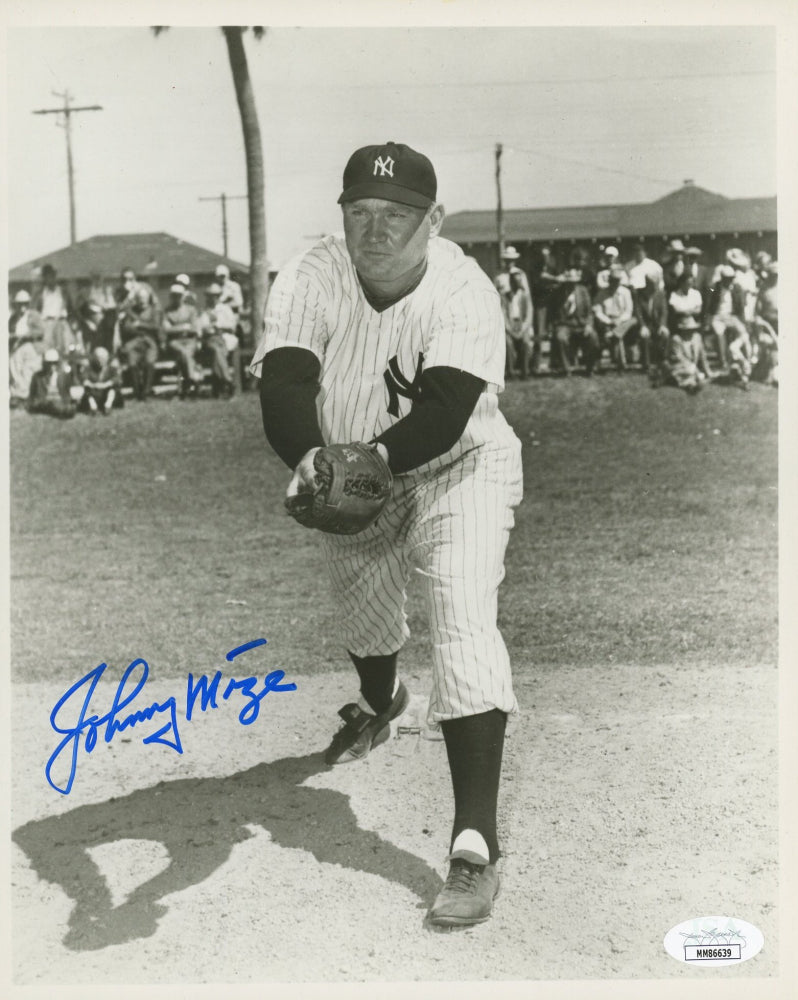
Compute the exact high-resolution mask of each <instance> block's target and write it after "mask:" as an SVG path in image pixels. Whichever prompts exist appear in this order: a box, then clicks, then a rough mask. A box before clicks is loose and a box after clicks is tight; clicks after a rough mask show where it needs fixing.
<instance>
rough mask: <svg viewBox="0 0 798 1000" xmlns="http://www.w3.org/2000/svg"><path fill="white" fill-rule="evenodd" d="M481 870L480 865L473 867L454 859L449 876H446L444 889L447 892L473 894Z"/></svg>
mask: <svg viewBox="0 0 798 1000" xmlns="http://www.w3.org/2000/svg"><path fill="white" fill-rule="evenodd" d="M482 868H483V866H482V865H475V864H472V863H471V862H470V861H465V860H463V859H462V858H455V860H454V861H452V865H451V868H450V869H449V874H448V875H447V876H446V884H445V885H444V889H446V890H448V891H449V892H474V890H475V888H476V884H477V880H478V879H479V876H480V874H481V872H482Z"/></svg>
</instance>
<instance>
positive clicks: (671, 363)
mask: <svg viewBox="0 0 798 1000" xmlns="http://www.w3.org/2000/svg"><path fill="white" fill-rule="evenodd" d="M663 374H664V376H665V381H666V383H667V384H671V385H677V386H678V387H679V388H680V389H684V390H685V391H686V392H688V393H690V394H691V395H693V394H695V393H697V392H700V390H701V389H702V388H703V387H704V385H705V383H706V382H707V381H709V380H710V379H711V378H712V373H711V372H710V370H709V364H708V362H707V356H706V351H705V350H704V341H703V340H702V339H701V333H700V331H699V326H698V320H697V319H696V318H695V316H694V315H692V314H691V313H687V312H685V313H682V314H680V315H679V318H678V320H677V321H676V326H675V329H674V331H673V333H672V334H671V336H670V340H669V341H668V356H667V358H666V360H665V363H664V365H663Z"/></svg>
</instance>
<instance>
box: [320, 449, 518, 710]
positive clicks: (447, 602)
mask: <svg viewBox="0 0 798 1000" xmlns="http://www.w3.org/2000/svg"><path fill="white" fill-rule="evenodd" d="M521 497H522V480H521V459H520V444H518V446H517V447H515V446H513V447H507V448H502V449H493V450H488V449H485V448H475V449H473V450H472V451H470V452H466V454H465V455H463V456H461V457H460V458H458V459H457V460H455V461H454V462H453V463H452V464H451V465H448V466H446V467H444V468H443V469H441V470H439V471H437V472H433V473H430V474H428V475H426V476H423V477H422V476H418V477H415V476H414V475H413V474H410V475H405V476H398V477H397V478H396V480H395V482H394V491H393V495H392V497H391V499H390V500H389V502H388V504H387V505H386V507H385V509H384V510H383V512H382V514H381V515H380V518H379V520H378V521H377V523H376V524H374V525H372V526H371V527H369V528H367V529H366V530H365V531H363V532H361V533H360V534H358V535H325V536H324V548H325V556H326V560H327V566H328V569H329V574H330V582H331V585H332V591H333V596H334V598H335V601H336V603H337V606H338V612H339V614H338V627H339V631H340V637H341V639H342V641H343V643H344V645H345V647H346V649H347V650H349V651H350V652H352V653H354V654H355V655H356V656H380V655H385V654H388V653H393V652H396V650H398V649H400V648H401V646H402V645H403V644H404V642H405V640H406V639H407V638H408V636H409V635H410V630H409V629H408V626H407V618H406V614H405V602H406V593H407V585H408V582H409V580H410V576H411V574H412V572H413V571H415V572H416V573H418V575H419V577H420V579H421V582H422V585H423V588H424V597H425V600H426V606H427V613H428V617H429V625H430V632H431V638H432V654H433V684H432V692H431V695H430V702H429V710H428V721H429V723H430V724H431V725H434V724H436V723H439V722H442V721H445V720H446V719H456V718H460V717H462V716H466V715H476V714H478V713H480V712H487V711H490V710H491V709H493V708H498V709H501V710H502V711H504V712H513V711H515V710H516V708H517V704H516V700H515V695H514V694H513V687H512V676H511V671H510V660H509V656H508V654H507V649H506V647H505V645H504V640H503V639H502V636H501V633H500V632H499V629H498V626H497V624H496V617H497V596H498V590H499V584H500V583H501V581H502V579H503V578H504V554H505V550H506V548H507V541H508V538H509V535H510V530H511V528H512V526H513V523H514V514H513V509H514V507H516V506H517V505H518V504H519V503H520V501H521Z"/></svg>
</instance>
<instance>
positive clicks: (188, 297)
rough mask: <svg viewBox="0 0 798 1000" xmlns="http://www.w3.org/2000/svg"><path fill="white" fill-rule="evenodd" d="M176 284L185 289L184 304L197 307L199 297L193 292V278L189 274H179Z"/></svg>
mask: <svg viewBox="0 0 798 1000" xmlns="http://www.w3.org/2000/svg"><path fill="white" fill-rule="evenodd" d="M174 283H175V284H176V285H182V286H183V289H184V294H183V302H184V303H185V304H186V305H187V306H196V305H197V296H196V295H195V294H194V293H193V292H192V291H191V287H190V286H191V278H189V276H188V275H187V274H178V276H177V277H176V278H175V281H174Z"/></svg>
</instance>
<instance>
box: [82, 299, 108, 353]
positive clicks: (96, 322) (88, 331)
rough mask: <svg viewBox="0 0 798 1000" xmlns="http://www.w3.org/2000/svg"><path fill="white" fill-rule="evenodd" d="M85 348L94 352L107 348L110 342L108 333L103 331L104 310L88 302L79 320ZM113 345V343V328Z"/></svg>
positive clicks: (94, 303)
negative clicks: (108, 341) (107, 341)
mask: <svg viewBox="0 0 798 1000" xmlns="http://www.w3.org/2000/svg"><path fill="white" fill-rule="evenodd" d="M78 326H79V328H80V334H81V338H82V340H83V346H84V348H85V349H86V350H88V351H92V350H94V348H95V347H105V348H106V349H109V348H108V345H107V344H106V343H105V341H106V340H108V331H107V330H104V329H103V309H102V306H100V305H98V304H97V303H96V302H87V303H86V304H85V307H84V308H83V309H82V310H81V312H80V316H79V319H78ZM110 333H111V338H110V339H111V343H113V326H111V330H110Z"/></svg>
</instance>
